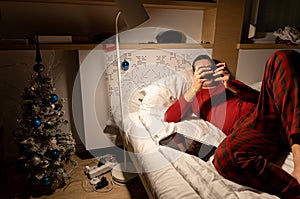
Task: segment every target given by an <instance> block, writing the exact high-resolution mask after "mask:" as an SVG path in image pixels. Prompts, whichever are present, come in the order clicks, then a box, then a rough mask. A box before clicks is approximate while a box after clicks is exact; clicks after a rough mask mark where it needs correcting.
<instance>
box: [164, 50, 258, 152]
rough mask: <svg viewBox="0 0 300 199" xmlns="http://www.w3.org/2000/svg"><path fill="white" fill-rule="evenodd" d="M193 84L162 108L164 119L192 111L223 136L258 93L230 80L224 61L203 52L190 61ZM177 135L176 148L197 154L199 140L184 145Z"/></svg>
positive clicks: (181, 116) (179, 116) (175, 119)
mask: <svg viewBox="0 0 300 199" xmlns="http://www.w3.org/2000/svg"><path fill="white" fill-rule="evenodd" d="M192 67H193V78H194V79H193V84H192V86H191V88H190V89H188V90H187V92H186V93H185V94H184V95H182V96H181V97H180V98H179V99H178V100H176V101H175V102H174V103H173V104H172V105H171V106H170V107H169V108H168V110H167V111H166V113H165V121H167V122H178V121H180V120H181V119H182V118H184V117H185V116H186V115H187V114H190V113H191V112H193V113H194V114H195V115H197V116H198V117H200V118H202V119H204V120H206V121H209V122H211V123H212V124H214V125H215V126H217V127H218V128H219V129H221V130H222V131H223V132H224V133H225V134H226V135H228V134H229V132H230V129H231V128H232V126H233V125H234V123H235V122H236V121H237V120H238V119H239V118H241V117H242V116H243V115H245V114H246V113H248V112H249V111H251V110H253V109H254V107H255V106H256V103H257V101H258V96H259V92H258V91H256V90H254V89H252V88H250V87H249V86H247V85H245V84H243V83H242V82H240V81H237V80H231V79H230V73H229V71H228V70H227V68H226V65H225V63H217V64H216V65H215V63H214V61H213V60H211V58H210V57H209V56H207V55H200V56H198V57H197V58H196V59H195V60H194V61H193V64H192ZM180 138H181V137H180V135H176V136H175V137H174V140H175V142H176V143H177V145H178V147H179V148H180V150H182V151H185V150H186V152H187V153H190V154H193V155H196V156H198V152H199V149H200V147H201V143H198V142H195V141H194V142H192V144H190V145H188V146H185V145H184V140H183V139H180Z"/></svg>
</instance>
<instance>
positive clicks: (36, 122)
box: [32, 118, 42, 129]
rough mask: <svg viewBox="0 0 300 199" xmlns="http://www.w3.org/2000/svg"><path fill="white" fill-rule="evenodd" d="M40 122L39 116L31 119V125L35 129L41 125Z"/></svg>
mask: <svg viewBox="0 0 300 199" xmlns="http://www.w3.org/2000/svg"><path fill="white" fill-rule="evenodd" d="M41 124H42V122H41V120H40V119H39V118H35V119H34V120H33V121H32V126H33V127H34V128H35V129H37V128H39V127H40V126H41Z"/></svg>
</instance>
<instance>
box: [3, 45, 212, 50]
mask: <svg viewBox="0 0 300 199" xmlns="http://www.w3.org/2000/svg"><path fill="white" fill-rule="evenodd" d="M112 45H113V44H112ZM212 47H213V44H120V49H157V48H160V49H197V48H199V49H200V48H205V49H209V48H212ZM35 48H36V45H35V44H10V45H1V46H0V50H35ZM95 48H97V49H104V48H105V47H104V46H103V44H40V49H41V50H92V49H95Z"/></svg>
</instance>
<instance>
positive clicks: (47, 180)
mask: <svg viewBox="0 0 300 199" xmlns="http://www.w3.org/2000/svg"><path fill="white" fill-rule="evenodd" d="M41 183H42V185H44V186H49V185H50V184H51V178H50V177H43V178H42V180H41Z"/></svg>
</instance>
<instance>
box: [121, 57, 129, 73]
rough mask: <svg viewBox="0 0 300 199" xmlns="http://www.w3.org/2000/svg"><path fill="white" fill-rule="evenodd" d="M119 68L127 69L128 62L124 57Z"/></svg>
mask: <svg viewBox="0 0 300 199" xmlns="http://www.w3.org/2000/svg"><path fill="white" fill-rule="evenodd" d="M121 68H122V69H123V70H128V69H129V62H128V61H127V60H125V59H124V61H122V64H121Z"/></svg>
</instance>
